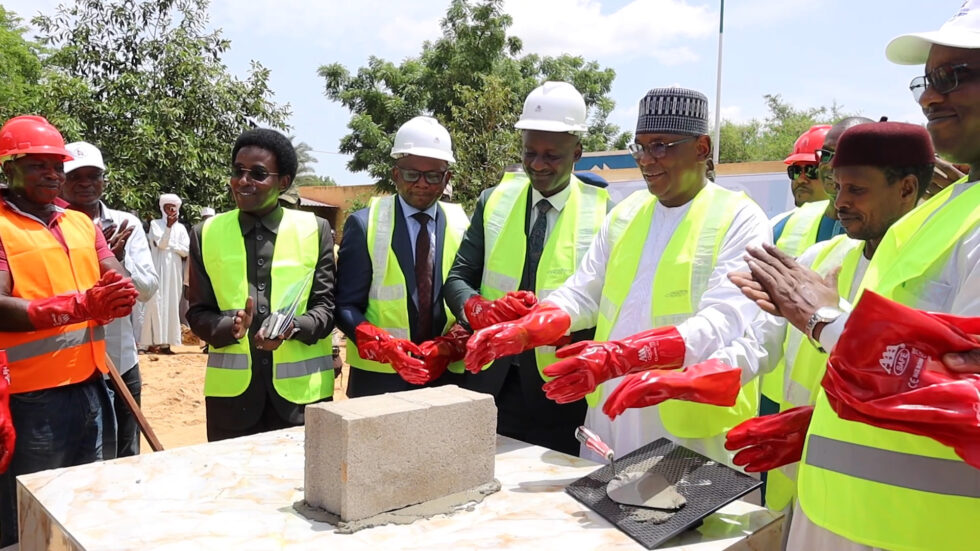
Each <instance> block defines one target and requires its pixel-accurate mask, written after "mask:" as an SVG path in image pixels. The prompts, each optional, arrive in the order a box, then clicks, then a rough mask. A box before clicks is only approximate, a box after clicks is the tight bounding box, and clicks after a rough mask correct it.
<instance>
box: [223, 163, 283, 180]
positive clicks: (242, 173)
mask: <svg viewBox="0 0 980 551" xmlns="http://www.w3.org/2000/svg"><path fill="white" fill-rule="evenodd" d="M246 176H248V179H249V180H251V181H253V182H264V181H265V180H266V178H268V177H269V176H279V173H278V172H269V171H268V170H266V169H264V168H262V167H258V168H242V167H240V166H233V167H231V177H232V178H234V179H236V180H240V179H242V178H245V177H246Z"/></svg>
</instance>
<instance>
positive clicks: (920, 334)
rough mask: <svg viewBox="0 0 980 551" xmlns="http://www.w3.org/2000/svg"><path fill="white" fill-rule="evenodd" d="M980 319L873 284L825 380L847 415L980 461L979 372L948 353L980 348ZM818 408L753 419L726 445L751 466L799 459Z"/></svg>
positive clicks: (836, 407)
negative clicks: (880, 290) (895, 296)
mask: <svg viewBox="0 0 980 551" xmlns="http://www.w3.org/2000/svg"><path fill="white" fill-rule="evenodd" d="M976 334H980V318H963V317H958V316H951V315H947V314H934V313H927V312H922V311H919V310H914V309H912V308H908V307H906V306H903V305H901V304H898V303H896V302H893V301H890V300H887V299H885V298H882V297H881V296H879V295H877V294H875V293H872V292H869V291H866V292H865V293H864V295H863V296H862V298H861V301H860V302H859V303H858V305H857V307H856V308H855V309H854V311H853V312H852V313H851V315H850V317H849V318H848V320H847V325H846V326H845V328H844V331H843V332H842V333H841V337H840V340H839V341H838V344H837V346H836V347H835V348H834V350H833V351H832V352H831V354H830V358H829V360H828V362H827V371H826V373H825V375H824V378H823V381H822V383H821V384H822V385H823V388H824V391H825V392H826V396H827V400H828V401H829V402H830V406H831V408H833V410H834V411H835V412H836V413H837V415H838V416H840V418H842V419H847V420H850V421H858V422H861V423H865V424H869V425H872V426H876V427H879V428H884V429H889V430H896V431H901V432H907V433H910V434H917V435H920V436H926V437H929V438H932V439H934V440H936V441H937V442H940V443H942V444H945V445H947V446H950V447H952V448H953V449H954V451H955V452H956V454H957V455H959V456H960V457H961V458H962V459H963V460H964V461H966V462H967V463H969V464H970V465H972V466H974V467H977V468H980V375H977V374H965V373H951V372H949V371H948V370H947V369H946V368H945V366H944V365H943V363H942V361H941V358H942V356H943V354H946V353H949V352H967V351H970V350H973V349H975V348H977V346H978V345H977V341H976V340H974V339H973V338H971V337H970V335H976ZM812 413H813V408H812V407H809V406H806V407H798V408H793V409H790V410H787V411H785V412H782V413H780V414H777V415H767V416H764V417H757V418H755V419H750V420H748V421H746V422H744V423H742V424H741V425H739V426H737V427H735V428H734V429H732V430H731V431H730V432H729V433H728V441H727V443H726V447H727V448H728V449H730V450H735V449H740V448H746V449H744V450H742V451H740V452H739V453H738V454H736V455H735V458H734V461H735V464H736V465H742V466H744V467H745V470H747V471H765V470H769V469H772V468H775V467H780V466H782V465H786V464H789V463H793V462H795V461H799V460H800V458H801V456H802V453H803V445H804V441H805V436H806V432H807V429H808V427H809V425H810V417H811V415H812Z"/></svg>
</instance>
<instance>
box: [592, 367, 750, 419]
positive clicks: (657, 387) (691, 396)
mask: <svg viewBox="0 0 980 551" xmlns="http://www.w3.org/2000/svg"><path fill="white" fill-rule="evenodd" d="M741 388H742V370H741V369H739V368H737V367H732V366H729V365H725V364H724V363H722V362H720V361H719V360H708V361H706V362H701V363H699V364H694V365H692V366H690V367H688V368H687V369H685V370H683V371H661V370H650V371H643V372H641V373H633V374H630V375H627V376H626V378H625V379H623V382H621V383H619V386H617V387H616V389H615V390H613V391H612V394H610V395H609V398H608V399H607V400H606V405H604V406H602V411H603V412H605V414H606V415H608V416H609V418H610V419H615V418H616V417H617V416H619V415H620V414H621V413H623V412H624V411H626V410H627V409H629V408H645V407H647V406H655V405H657V404H659V403H660V402H663V401H665V400H670V399H674V400H684V401H686V402H697V403H700V404H712V405H716V406H728V407H731V406H734V405H735V400H736V399H737V398H738V391H739V390H740V389H741Z"/></svg>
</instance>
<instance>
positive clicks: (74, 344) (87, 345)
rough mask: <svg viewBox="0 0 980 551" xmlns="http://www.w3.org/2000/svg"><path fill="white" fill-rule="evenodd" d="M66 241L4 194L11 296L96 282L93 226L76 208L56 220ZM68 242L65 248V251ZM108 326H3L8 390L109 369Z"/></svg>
mask: <svg viewBox="0 0 980 551" xmlns="http://www.w3.org/2000/svg"><path fill="white" fill-rule="evenodd" d="M56 223H57V225H58V226H59V227H60V228H61V233H62V235H63V237H64V245H63V244H62V243H61V242H59V241H58V239H56V238H55V237H54V235H53V234H52V233H51V230H50V229H49V228H48V227H46V226H45V225H44V224H41V223H40V222H38V221H37V220H34V219H32V218H29V217H27V216H24V215H22V214H19V213H18V212H16V211H15V210H14V209H13V208H11V207H9V206H8V205H7V203H6V202H5V201H3V200H0V241H2V242H3V249H4V252H5V253H6V257H7V265H8V271H9V273H10V277H11V279H12V283H13V287H12V289H11V291H10V296H13V297H18V298H23V299H26V300H34V299H39V298H48V297H53V296H55V295H59V294H62V293H68V292H74V291H85V290H86V289H89V288H90V287H92V286H93V285H95V284H96V282H98V280H99V277H100V273H99V272H100V268H99V260H98V256H97V254H96V250H95V231H96V230H95V226H94V225H93V224H92V220H91V219H90V218H89V217H88V216H86V215H85V214H82V213H80V212H77V211H73V210H67V211H64V212H63V213H61V214H60V215H59V219H58V221H57V222H56ZM66 248H67V251H66ZM104 339H105V331H104V329H103V328H102V327H101V326H99V325H97V324H96V323H95V322H91V321H89V322H81V323H72V324H68V325H62V326H60V327H53V328H50V329H41V330H38V331H11V332H0V348H2V349H6V350H7V361H8V365H9V369H10V393H11V394H20V393H23V392H31V391H34V390H43V389H48V388H55V387H59V386H64V385H69V384H72V383H78V382H82V381H85V380H86V379H88V378H89V377H91V376H92V373H93V372H94V371H95V370H96V369H98V370H99V371H101V372H103V373H105V372H106V371H107V370H106V363H105V340H104Z"/></svg>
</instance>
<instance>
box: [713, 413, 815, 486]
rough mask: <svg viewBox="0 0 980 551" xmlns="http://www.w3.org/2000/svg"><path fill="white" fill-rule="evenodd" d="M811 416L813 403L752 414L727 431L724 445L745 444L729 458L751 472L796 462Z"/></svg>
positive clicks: (800, 452) (768, 469)
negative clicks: (773, 413)
mask: <svg viewBox="0 0 980 551" xmlns="http://www.w3.org/2000/svg"><path fill="white" fill-rule="evenodd" d="M811 417H813V406H800V407H795V408H792V409H788V410H786V411H783V412H781V413H777V414H775V415H763V416H762V417H753V418H751V419H748V420H746V421H743V422H741V423H739V424H738V425H737V426H736V427H735V428H733V429H732V430H730V431H728V435H727V436H726V437H725V449H726V450H733V451H734V450H738V449H742V448H745V449H742V451H740V452H738V453H736V454H735V457H734V458H733V459H732V462H733V463H735V464H736V465H738V466H740V467H743V468H744V469H745V471H746V472H750V473H761V472H763V471H770V470H772V469H775V468H777V467H782V466H783V465H789V464H790V463H796V462H797V461H799V460H800V458H801V457H803V444H804V443H805V442H806V430H807V429H808V428H809V427H810V418H811Z"/></svg>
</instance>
